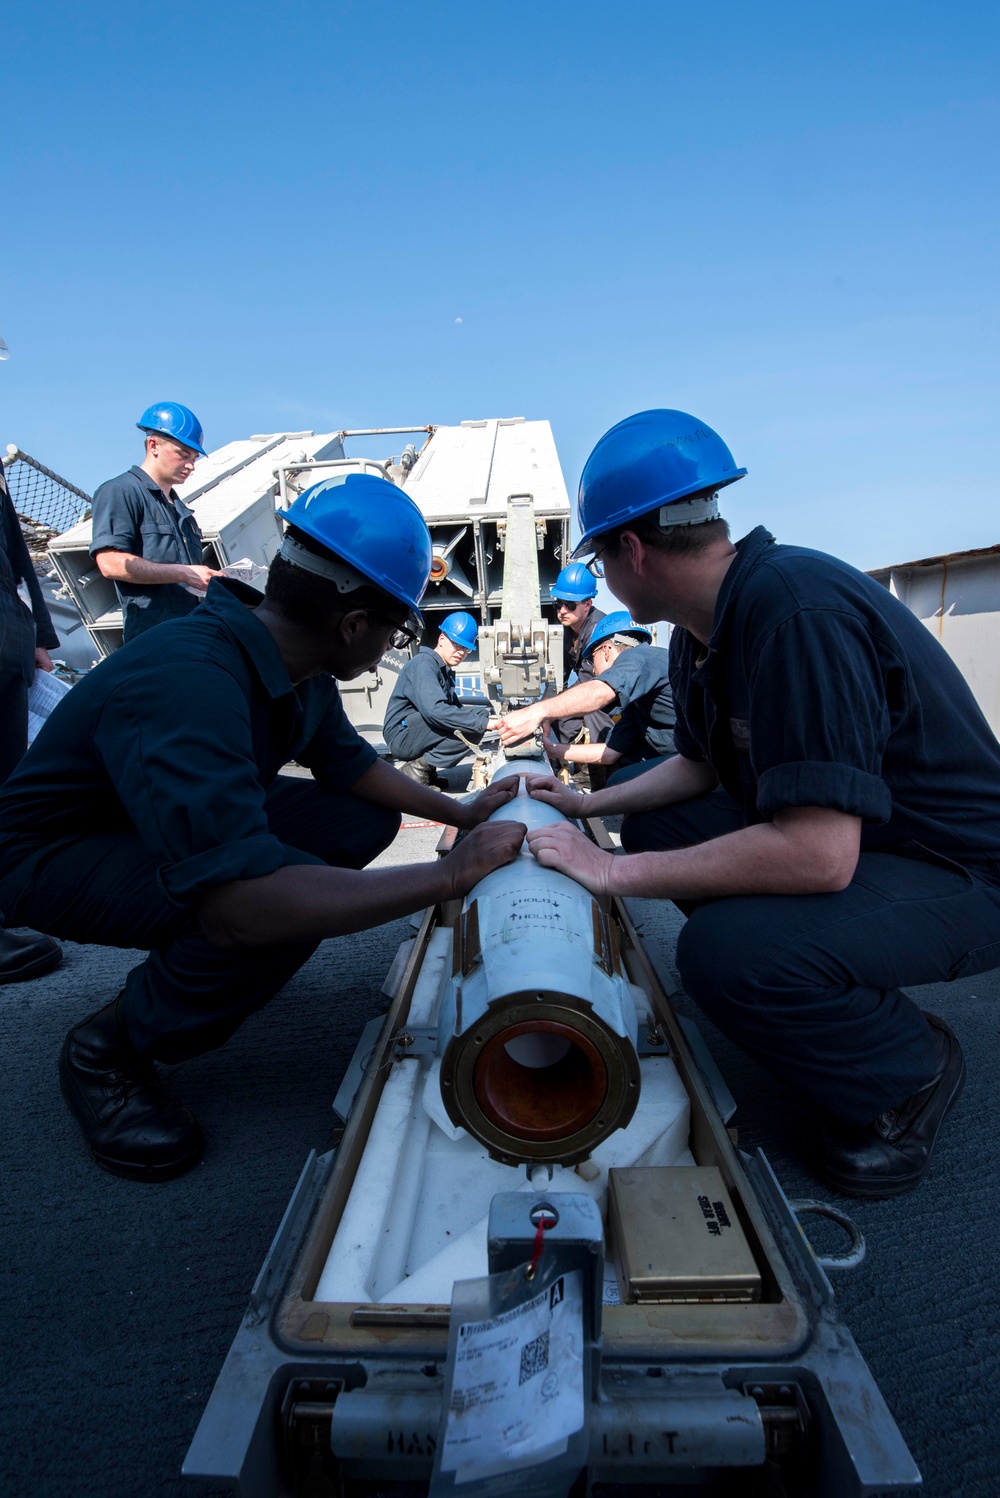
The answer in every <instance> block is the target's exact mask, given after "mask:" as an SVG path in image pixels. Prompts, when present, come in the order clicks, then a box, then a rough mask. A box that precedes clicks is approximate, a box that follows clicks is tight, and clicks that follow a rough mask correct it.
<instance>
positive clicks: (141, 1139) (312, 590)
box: [0, 474, 524, 1181]
mask: <svg viewBox="0 0 1000 1498" xmlns="http://www.w3.org/2000/svg"><path fill="white" fill-rule="evenodd" d="M287 519H288V521H289V528H288V531H287V534H286V536H285V539H284V542H283V544H282V548H281V552H280V554H279V556H277V557H276V558H275V560H274V562H273V563H272V565H271V569H270V573H269V575H268V580H267V589H266V593H265V596H264V599H263V602H261V601H260V595H259V594H258V593H255V592H253V591H252V590H250V589H248V588H244V587H243V586H242V585H241V584H239V583H236V582H231V581H229V580H228V579H216V580H214V581H213V582H212V583H211V584H210V586H209V589H208V597H207V599H206V601H205V603H204V604H203V605H202V606H201V607H200V608H198V609H197V610H196V611H195V612H194V613H193V614H190V615H189V616H188V617H187V618H183V619H178V620H176V621H175V622H174V624H173V625H172V626H171V628H170V629H169V630H166V631H159V632H157V633H152V632H150V633H149V634H146V635H143V636H140V638H139V639H137V640H135V641H133V642H132V643H130V644H128V645H126V646H125V647H124V648H123V649H122V650H120V651H118V652H117V653H116V654H115V655H114V656H112V657H111V658H110V659H109V660H107V661H105V662H104V663H102V665H101V666H100V668H99V669H98V670H95V671H93V672H92V673H91V674H90V675H88V676H87V677H85V678H84V679H83V681H81V682H80V683H79V685H77V686H76V687H74V689H73V691H72V692H70V693H69V694H68V695H67V696H66V698H65V699H64V701H63V702H62V703H61V704H60V705H59V707H58V708H57V709H56V711H55V712H54V713H53V715H52V717H51V718H50V719H49V720H48V722H47V723H46V724H45V726H44V728H43V729H42V731H41V733H40V734H39V736H38V738H37V739H36V741H35V743H34V745H33V746H32V748H31V749H30V750H29V752H28V754H27V756H26V758H25V759H24V760H23V761H22V763H21V765H20V766H19V768H18V769H17V770H16V771H15V773H14V775H13V777H12V778H11V780H10V781H9V782H8V784H7V786H6V787H5V788H4V791H3V793H2V795H0V905H2V908H3V909H4V911H5V913H6V915H7V917H8V919H10V920H11V921H12V922H15V923H17V924H23V923H30V924H31V925H33V926H35V927H36V928H37V929H38V930H40V931H45V932H48V933H50V934H53V935H60V936H64V937H67V938H69V939H71V940H73V941H79V942H96V943H101V944H104V945H108V946H115V947H139V948H144V949H145V950H146V951H147V952H148V953H149V955H148V957H147V958H146V959H145V961H144V962H141V963H140V964H139V965H138V966H137V967H135V968H133V969H132V971H131V972H130V973H129V975H128V978H127V980H126V984H125V988H124V989H123V991H122V992H121V993H120V994H119V995H118V997H117V998H115V999H114V1000H112V1002H111V1003H108V1004H106V1005H105V1006H104V1007H103V1008H102V1009H99V1010H98V1011H97V1013H96V1014H92V1015H91V1016H90V1017H89V1018H88V1019H85V1020H83V1021H82V1022H81V1023H80V1024H78V1025H77V1026H75V1028H74V1029H72V1030H71V1031H70V1033H69V1035H68V1036H67V1038H66V1041H65V1044H64V1045H63V1049H62V1053H61V1056H60V1063H59V1066H60V1080H61V1083H62V1088H63V1092H64V1094H65V1097H66V1101H67V1103H68V1104H69V1106H70V1108H71V1110H72V1112H73V1113H74V1114H75V1116H76V1119H77V1122H78V1123H79V1125H80V1128H81V1130H82V1131H83V1135H84V1138H85V1140H86V1142H87V1144H88V1146H89V1148H90V1151H91V1153H92V1155H93V1156H94V1158H95V1159H96V1161H97V1162H98V1164H100V1165H102V1166H103V1167H104V1168H105V1169H106V1170H110V1171H112V1172H113V1173H114V1174H116V1175H122V1176H128V1177H132V1178H134V1179H138V1180H146V1181H156V1180H166V1179H169V1178H170V1177H171V1176H175V1175H179V1174H180V1173H181V1172H182V1171H184V1170H187V1169H188V1168H189V1167H190V1166H191V1165H193V1164H194V1163H195V1162H196V1161H197V1160H198V1158H199V1156H200V1154H201V1151H202V1138H201V1133H200V1131H199V1128H198V1124H197V1123H196V1121H195V1119H194V1118H193V1117H192V1115H191V1114H190V1113H189V1112H188V1110H187V1109H186V1108H185V1107H183V1106H182V1105H181V1104H180V1103H178V1102H174V1101H172V1100H171V1099H170V1098H168V1097H167V1095H166V1094H165V1092H164V1089H163V1086H162V1083H161V1081H160V1079H159V1077H158V1075H157V1071H156V1064H155V1063H156V1062H157V1061H163V1062H169V1063H174V1062H178V1061H184V1060H186V1059H187V1058H189V1057H192V1056H198V1055H200V1054H201V1053H203V1052H205V1051H209V1050H212V1049H213V1048H214V1047H216V1046H220V1045H222V1044H223V1043H224V1042H225V1041H226V1040H227V1039H228V1038H229V1036H230V1035H232V1034H233V1032H234V1031H235V1030H236V1029H237V1027H238V1026H239V1025H240V1024H241V1023H242V1021H243V1020H244V1019H246V1018H247V1016H248V1015H250V1014H252V1013H254V1011H255V1010H257V1009H260V1008H261V1007H262V1006H263V1005H264V1004H266V1003H267V1002H268V1000H269V999H271V998H272V997H273V996H274V995H275V994H276V993H277V992H278V990H279V989H280V988H281V987H282V986H283V985H284V984H285V983H286V982H287V981H288V979H289V978H290V977H291V976H292V974H293V973H295V972H296V971H297V969H298V968H300V967H301V966H302V964H303V963H304V962H305V961H306V960H307V959H308V957H309V956H310V955H311V953H312V952H313V951H314V950H315V948H316V946H317V945H318V943H319V942H321V941H322V940H323V939H324V938H326V937H331V936H338V935H340V934H342V933H345V932H350V931H361V930H364V929H366V928H368V927H371V926H375V925H378V924H379V923H380V922H382V921H387V920H393V919H395V918H397V917H399V916H402V915H405V914H407V913H410V912H413V911H416V910H419V909H422V908H423V907H425V906H428V905H432V904H434V903H436V902H437V901H440V900H442V899H448V898H451V897H453V896H456V895H461V894H462V893H464V892H466V891H467V890H469V889H470V888H471V887H472V886H473V885H474V884H475V883H476V882H477V881H478V880H479V879H481V878H482V877H483V876H484V875H485V874H486V873H488V872H489V871H490V870H492V869H493V868H496V867H499V866H500V865H501V864H504V863H508V862H509V861H510V860H511V859H512V858H513V857H514V855H515V853H516V851H517V848H518V847H519V845H520V842H521V839H522V836H523V832H524V829H523V827H522V826H521V825H520V824H515V823H508V824H503V823H500V824H496V825H490V826H484V827H479V826H478V824H479V823H480V822H482V821H484V820H485V818H486V817H487V816H489V814H490V813H491V811H494V810H496V808H497V807H498V806H499V805H501V804H502V803H503V802H504V801H506V800H507V799H508V797H509V795H510V794H511V791H512V789H513V787H514V782H512V781H511V780H507V781H502V782H501V783H500V784H499V785H498V786H497V787H495V788H490V789H488V790H486V791H484V792H482V794H481V795H480V796H479V797H478V799H477V800H476V801H474V802H472V803H469V804H467V805H466V804H461V803H458V802H454V801H451V800H449V799H448V798H447V797H445V796H442V795H441V794H440V793H439V792H438V791H435V790H432V789H430V788H429V787H423V786H418V785H414V784H413V782H412V781H410V780H407V779H406V778H405V777H404V776H402V775H400V774H399V773H398V772H397V771H396V770H394V769H392V768H391V766H389V765H387V764H384V763H382V762H381V761H379V760H378V759H377V758H376V755H375V752H374V750H373V749H372V748H371V747H370V746H369V745H367V744H366V743H365V742H364V741H363V740H362V739H361V738H360V737H359V736H358V734H357V733H356V732H355V731H354V729H353V728H352V727H351V726H350V724H349V723H348V722H347V720H346V718H345V715H344V712H343V708H342V706H341V701H340V697H339V694H338V691H337V686H336V683H335V680H334V678H335V677H340V678H342V679H344V680H350V679H352V678H354V677H357V676H360V675H361V674H362V673H364V672H366V671H369V670H371V669H373V667H374V666H375V665H376V664H377V663H378V661H379V660H380V659H381V657H382V655H383V654H384V653H385V651H386V649H387V648H389V646H390V645H392V644H394V645H396V646H397V648H398V647H399V646H400V645H401V644H404V643H405V642H406V641H407V640H408V639H411V638H413V637H414V635H415V632H416V630H417V629H418V628H419V627H420V623H421V620H420V614H419V609H418V605H419V600H420V597H421V594H422V593H423V590H424V588H425V586H426V583H427V578H428V574H429V571H430V564H431V542H430V535H429V532H428V530H427V527H426V525H425V524H424V521H423V518H422V516H421V515H420V512H419V511H418V509H417V507H416V506H415V505H414V504H413V503H412V501H411V500H409V499H408V498H407V497H406V496H405V495H404V494H403V493H402V492H401V491H400V490H399V489H397V488H396V487H395V485H393V484H391V483H389V482H388V481H387V480H384V479H379V478H376V477H374V476H373V475H361V474H352V475H350V476H348V477H347V478H346V479H344V478H340V477H338V478H336V479H330V480H328V481H326V482H324V483H321V484H318V485H316V486H315V487H314V488H313V489H310V490H309V491H308V492H307V493H306V494H304V495H302V497H301V498H300V499H298V500H297V501H296V502H295V504H294V505H293V506H292V508H291V509H290V510H289V511H288V515H287ZM255 604H256V605H257V606H256V607H255V606H254V605H255ZM293 759H294V760H295V761H297V763H298V764H300V765H304V766H306V767H307V768H308V769H309V770H311V771H312V777H313V778H312V779H309V780H307V779H302V778H293V777H291V776H282V775H280V774H279V771H280V770H281V768H282V766H283V765H285V764H286V763H287V762H288V761H289V760H293ZM403 811H407V812H411V813H414V814H415V815H417V816H421V817H427V818H428V819H433V820H437V821H443V822H452V823H456V822H457V823H458V825H459V826H460V827H466V828H476V830H475V831H473V832H472V833H471V835H470V836H469V837H467V838H465V839H463V840H462V841H461V842H460V843H459V845H458V847H457V848H456V850H455V852H454V853H452V854H451V855H449V856H448V857H447V858H445V859H443V860H441V861H440V862H439V863H433V864H420V865H416V866H411V867H409V868H385V869H378V870H371V871H366V870H365V866H366V865H367V864H369V863H370V862H371V860H372V859H373V858H375V857H376V855H377V854H378V853H380V852H381V851H382V850H383V849H384V848H385V847H386V846H387V845H388V844H389V843H390V842H391V841H392V839H393V838H394V837H395V835H396V832H397V830H398V828H399V825H400V813H401V812H403Z"/></svg>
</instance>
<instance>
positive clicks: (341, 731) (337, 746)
mask: <svg viewBox="0 0 1000 1498" xmlns="http://www.w3.org/2000/svg"><path fill="white" fill-rule="evenodd" d="M295 758H296V760H297V761H298V763H299V764H300V765H305V767H306V769H307V770H311V771H312V772H313V776H314V778H315V779H316V780H318V781H319V783H320V784H321V785H324V786H326V788H327V790H329V791H346V790H348V789H349V788H350V787H351V786H352V785H353V784H354V782H355V781H356V780H360V778H361V776H362V775H363V774H364V773H365V771H366V770H370V769H371V767H372V765H373V764H374V763H375V761H376V760H377V759H378V755H377V754H376V753H375V750H374V749H373V748H372V746H371V744H367V743H366V742H365V740H364V739H363V738H362V737H361V735H360V734H359V733H358V731H357V729H356V728H355V727H354V726H353V724H351V723H349V722H348V720H347V714H346V713H345V712H344V704H343V702H342V701H341V697H340V693H339V692H337V691H334V694H333V696H332V697H331V699H330V703H329V706H328V707H327V710H326V712H325V713H324V714H323V717H322V719H321V721H320V725H319V727H318V728H317V730H316V732H315V733H314V734H313V736H312V738H311V739H310V740H309V743H308V744H307V745H306V747H305V749H300V750H299V751H298V753H297V754H296V756H295Z"/></svg>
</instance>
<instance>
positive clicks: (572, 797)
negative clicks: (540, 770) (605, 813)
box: [524, 775, 588, 817]
mask: <svg viewBox="0 0 1000 1498" xmlns="http://www.w3.org/2000/svg"><path fill="white" fill-rule="evenodd" d="M524 779H525V783H526V785H527V787H528V795H529V796H533V797H534V799H535V800H536V801H545V802H546V803H547V804H548V805H549V806H554V807H555V809H556V811H561V812H562V814H563V816H564V817H585V816H586V815H587V812H588V807H587V800H588V797H587V794H586V792H585V791H574V790H573V789H572V787H570V786H568V785H563V783H562V781H561V780H557V779H556V777H555V776H554V775H525V777H524Z"/></svg>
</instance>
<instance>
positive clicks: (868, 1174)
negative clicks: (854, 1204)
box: [818, 1011, 965, 1197]
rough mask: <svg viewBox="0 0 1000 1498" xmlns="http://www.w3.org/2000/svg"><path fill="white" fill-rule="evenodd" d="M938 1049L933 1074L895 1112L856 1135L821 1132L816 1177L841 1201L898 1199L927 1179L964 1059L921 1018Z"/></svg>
mask: <svg viewBox="0 0 1000 1498" xmlns="http://www.w3.org/2000/svg"><path fill="white" fill-rule="evenodd" d="M924 1018H925V1019H926V1020H927V1023H928V1024H929V1025H930V1027H931V1029H932V1030H933V1031H934V1035H935V1040H936V1041H937V1048H938V1064H937V1070H936V1071H935V1073H934V1076H933V1077H932V1079H931V1080H930V1081H929V1082H928V1083H927V1085H926V1086H925V1087H921V1088H920V1090H919V1091H918V1092H915V1093H914V1094H913V1096H912V1097H908V1098H907V1099H906V1102H905V1103H900V1105H899V1107H898V1108H890V1109H889V1110H888V1111H887V1112H885V1113H880V1114H879V1116H878V1118H876V1119H875V1121H874V1123H870V1124H868V1125H866V1126H865V1127H864V1128H861V1129H850V1128H848V1127H846V1126H844V1125H835V1126H834V1125H831V1126H828V1127H827V1128H825V1129H824V1130H823V1135H822V1145H821V1155H820V1159H819V1161H818V1172H819V1175H820V1176H821V1177H822V1179H823V1180H824V1181H825V1182H826V1183H827V1185H829V1186H833V1187H834V1189H835V1190H837V1191H842V1192H843V1193H844V1195H845V1196H869V1197H878V1196H902V1194H903V1192H904V1191H912V1190H913V1188H914V1186H918V1185H919V1184H920V1182H921V1181H922V1180H923V1178H924V1176H925V1175H926V1174H927V1171H928V1169H929V1168H930V1163H931V1152H932V1150H933V1149H934V1143H935V1140H936V1139H937V1136H938V1130H939V1129H940V1127H941V1125H942V1124H943V1123H944V1121H945V1119H946V1118H947V1117H948V1114H949V1113H950V1112H951V1110H952V1108H953V1107H954V1106H955V1103H956V1102H957V1101H958V1095H959V1093H960V1092H961V1090H962V1084H963V1083H964V1081H965V1058H964V1057H963V1055H962V1048H961V1046H960V1045H959V1043H958V1040H957V1038H956V1036H955V1035H954V1034H953V1033H952V1031H951V1030H950V1028H949V1027H948V1026H947V1025H946V1024H945V1022H944V1020H943V1019H938V1017H937V1015H936V1014H927V1013H926V1011H925V1012H924Z"/></svg>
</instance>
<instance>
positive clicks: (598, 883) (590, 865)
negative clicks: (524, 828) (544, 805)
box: [528, 822, 615, 895]
mask: <svg viewBox="0 0 1000 1498" xmlns="http://www.w3.org/2000/svg"><path fill="white" fill-rule="evenodd" d="M528 848H529V850H530V851H531V852H532V853H533V854H534V855H535V857H536V858H537V860H538V862H539V863H540V864H541V865H542V868H543V869H557V870H558V871H559V873H560V874H568V875H569V877H570V878H571V879H575V880H576V881H577V883H578V884H582V885H583V887H584V889H589V890H590V893H591V894H592V895H606V894H608V893H609V889H608V881H609V879H610V877H611V866H612V864H613V863H614V861H615V856H614V854H613V853H605V852H604V851H603V849H601V848H598V847H596V846H595V845H594V844H593V843H592V842H591V841H590V838H589V837H587V835H586V834H585V833H583V832H581V831H580V829H579V827H573V826H572V825H571V824H570V823H569V822H552V823H550V824H549V826H547V827H536V828H535V830H534V831H533V832H529V833H528Z"/></svg>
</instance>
